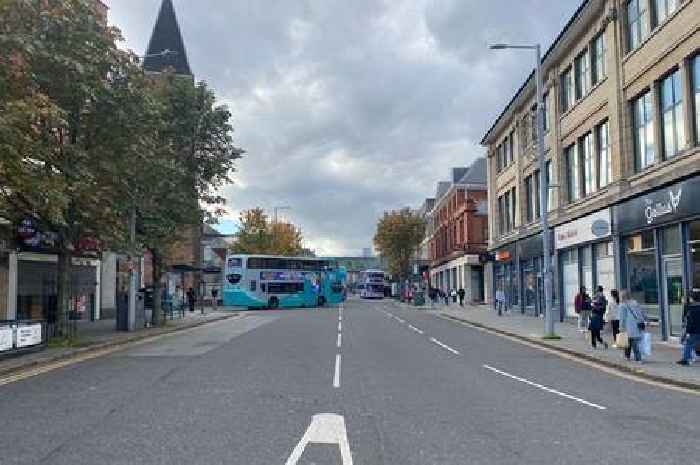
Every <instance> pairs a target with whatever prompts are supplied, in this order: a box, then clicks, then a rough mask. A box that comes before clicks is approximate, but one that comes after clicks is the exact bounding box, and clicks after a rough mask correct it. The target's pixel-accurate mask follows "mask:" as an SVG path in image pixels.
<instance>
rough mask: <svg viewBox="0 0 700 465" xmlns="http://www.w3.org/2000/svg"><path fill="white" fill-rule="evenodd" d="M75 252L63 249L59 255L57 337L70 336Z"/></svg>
mask: <svg viewBox="0 0 700 465" xmlns="http://www.w3.org/2000/svg"><path fill="white" fill-rule="evenodd" d="M72 265H73V252H72V251H71V250H70V249H68V248H67V247H62V248H61V251H60V252H59V253H58V299H57V300H58V302H57V304H56V336H58V337H66V336H68V315H69V312H70V307H71V297H72V290H73V289H72V286H71V275H72V271H73V266H72Z"/></svg>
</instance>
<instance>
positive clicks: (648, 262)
mask: <svg viewBox="0 0 700 465" xmlns="http://www.w3.org/2000/svg"><path fill="white" fill-rule="evenodd" d="M626 242H627V279H628V282H629V291H630V293H631V295H632V298H633V299H635V300H636V301H637V302H639V303H640V304H641V305H642V306H643V307H644V308H645V310H646V311H647V314H648V315H649V316H650V317H651V318H655V319H658V318H659V287H658V281H657V273H656V245H655V241H654V232H653V231H645V232H643V233H640V234H635V235H634V236H630V237H628V238H627V240H626Z"/></svg>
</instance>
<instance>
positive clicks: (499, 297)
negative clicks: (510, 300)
mask: <svg viewBox="0 0 700 465" xmlns="http://www.w3.org/2000/svg"><path fill="white" fill-rule="evenodd" d="M505 300H506V295H505V293H504V292H503V289H497V290H496V312H498V316H501V315H503V306H504V305H505Z"/></svg>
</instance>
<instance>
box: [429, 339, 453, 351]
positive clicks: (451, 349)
mask: <svg viewBox="0 0 700 465" xmlns="http://www.w3.org/2000/svg"><path fill="white" fill-rule="evenodd" d="M430 342H433V343H435V344H437V345H439V346H440V347H442V348H443V349H445V350H447V351H448V352H452V353H453V354H455V355H459V351H457V350H455V349H453V348H452V347H450V346H448V345H447V344H444V343H442V342H440V341H438V340H437V339H435V338H434V337H431V338H430Z"/></svg>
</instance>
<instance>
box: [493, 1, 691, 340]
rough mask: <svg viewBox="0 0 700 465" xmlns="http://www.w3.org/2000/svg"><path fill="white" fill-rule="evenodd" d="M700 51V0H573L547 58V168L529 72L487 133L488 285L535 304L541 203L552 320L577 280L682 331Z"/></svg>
mask: <svg viewBox="0 0 700 465" xmlns="http://www.w3.org/2000/svg"><path fill="white" fill-rule="evenodd" d="M699 52H700V1H698V0H684V1H681V0H677V1H674V0H587V1H584V2H583V3H582V4H581V6H580V7H579V9H578V10H577V11H576V13H575V14H574V16H573V17H572V18H571V20H570V21H569V23H568V24H567V25H566V26H565V28H564V30H563V31H562V32H561V33H560V35H559V37H558V38H557V39H556V41H555V42H554V44H553V45H552V46H551V47H550V49H549V50H548V51H547V53H546V55H545V57H544V58H543V72H544V83H545V92H546V94H545V104H544V108H543V111H544V115H545V154H546V155H545V156H546V160H547V169H546V173H545V175H544V176H540V173H539V165H538V163H537V159H536V150H535V149H536V147H535V143H534V140H535V137H534V134H535V124H534V121H535V119H534V117H535V114H536V113H535V111H536V104H535V82H534V76H532V75H531V76H530V77H529V78H528V80H526V81H525V83H524V84H523V86H522V87H521V89H520V90H519V91H518V93H517V94H516V95H515V96H514V97H513V99H512V100H511V102H510V103H509V104H508V106H507V107H506V108H505V109H504V111H503V113H502V114H501V115H500V116H499V118H498V119H497V121H496V122H495V123H494V124H493V126H492V127H491V129H489V131H488V132H487V134H486V135H485V136H484V138H483V141H482V144H483V145H484V146H486V147H487V148H488V160H489V163H488V173H489V174H488V178H489V212H490V215H489V218H490V226H491V228H490V231H491V235H490V238H489V248H490V250H491V251H492V252H493V253H494V257H495V264H494V278H493V282H492V286H493V289H500V290H503V291H504V292H505V294H506V296H507V299H508V302H509V304H510V305H511V306H513V307H514V308H516V309H518V310H520V311H522V312H525V313H528V312H529V313H532V314H533V315H539V314H541V312H542V311H543V306H544V305H543V304H544V301H543V294H544V292H543V291H544V289H543V282H544V280H543V279H542V272H541V270H542V264H543V255H544V254H543V247H542V231H541V229H540V226H539V216H540V213H541V209H542V208H547V209H548V211H549V212H550V221H551V226H552V230H551V231H550V234H551V236H552V238H553V241H552V251H551V252H552V253H553V257H554V259H553V263H552V266H553V269H554V273H553V278H554V289H553V291H554V296H555V304H556V309H557V310H558V311H559V314H560V316H561V318H564V317H567V316H573V315H574V308H573V299H574V296H575V294H576V293H577V292H578V289H579V288H580V287H581V286H585V287H586V288H587V289H588V291H589V292H590V290H591V289H592V288H593V287H595V286H598V285H602V286H604V288H605V289H606V290H610V289H612V288H618V289H623V288H626V289H629V290H630V291H631V292H632V294H633V297H634V298H635V299H637V300H638V301H640V303H642V304H643V305H644V306H645V308H646V310H647V312H648V313H649V315H650V316H651V317H652V318H653V320H654V321H655V322H656V323H655V325H654V326H655V327H656V329H657V330H658V332H659V334H660V335H661V336H662V337H664V338H672V337H675V336H677V335H678V334H679V328H680V327H679V312H681V311H682V305H681V300H682V298H683V297H684V296H686V295H688V292H689V291H690V290H691V289H693V288H700V256H699V255H698V252H696V247H697V248H698V251H700V246H698V245H697V244H698V243H700V224H699V223H698V221H697V219H698V218H700V203H699V202H695V203H696V204H698V205H695V206H694V205H693V204H692V198H691V195H692V193H693V192H700V190H698V189H699V188H698V186H700V149H699V147H698V142H699V134H700V58H699ZM542 183H544V184H545V186H546V188H547V191H548V195H547V203H546V205H544V206H541V205H539V202H538V201H537V199H538V196H537V192H538V189H539V188H540V185H541V184H542ZM696 241H697V242H696ZM694 244H695V245H694ZM606 292H607V291H606Z"/></svg>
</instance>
